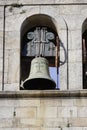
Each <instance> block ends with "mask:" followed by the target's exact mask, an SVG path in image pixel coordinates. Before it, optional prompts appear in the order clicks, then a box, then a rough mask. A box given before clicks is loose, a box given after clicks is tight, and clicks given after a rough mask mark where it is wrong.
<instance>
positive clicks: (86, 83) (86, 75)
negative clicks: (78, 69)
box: [82, 19, 87, 89]
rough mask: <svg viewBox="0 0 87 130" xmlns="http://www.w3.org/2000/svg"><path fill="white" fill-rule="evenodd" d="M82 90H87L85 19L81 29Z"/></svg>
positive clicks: (86, 29) (86, 31)
mask: <svg viewBox="0 0 87 130" xmlns="http://www.w3.org/2000/svg"><path fill="white" fill-rule="evenodd" d="M82 57H83V88H84V89H87V19H86V20H85V21H84V23H83V27H82Z"/></svg>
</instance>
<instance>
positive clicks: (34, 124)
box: [20, 118, 43, 128]
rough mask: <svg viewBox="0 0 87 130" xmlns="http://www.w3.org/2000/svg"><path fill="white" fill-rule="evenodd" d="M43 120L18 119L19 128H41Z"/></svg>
mask: <svg viewBox="0 0 87 130" xmlns="http://www.w3.org/2000/svg"><path fill="white" fill-rule="evenodd" d="M42 122H43V119H32V118H31V119H29V118H25V119H24V118H23V119H22V118H21V119H20V126H21V127H30V126H31V127H36V128H37V127H41V126H42Z"/></svg>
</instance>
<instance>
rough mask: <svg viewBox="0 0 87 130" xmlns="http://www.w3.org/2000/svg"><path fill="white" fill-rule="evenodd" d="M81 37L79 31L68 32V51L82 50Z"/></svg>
mask: <svg viewBox="0 0 87 130" xmlns="http://www.w3.org/2000/svg"><path fill="white" fill-rule="evenodd" d="M81 37H82V35H81V30H80V29H79V30H76V29H74V30H72V31H69V43H68V49H69V50H81V49H82V38H81Z"/></svg>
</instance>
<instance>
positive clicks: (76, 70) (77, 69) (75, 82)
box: [69, 62, 82, 90]
mask: <svg viewBox="0 0 87 130" xmlns="http://www.w3.org/2000/svg"><path fill="white" fill-rule="evenodd" d="M69 89H70V90H77V89H82V63H81V62H75V63H69Z"/></svg>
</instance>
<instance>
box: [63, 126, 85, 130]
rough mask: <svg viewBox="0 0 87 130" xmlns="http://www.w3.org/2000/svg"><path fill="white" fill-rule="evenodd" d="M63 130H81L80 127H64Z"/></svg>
mask: <svg viewBox="0 0 87 130" xmlns="http://www.w3.org/2000/svg"><path fill="white" fill-rule="evenodd" d="M63 130H83V129H82V127H65V128H63Z"/></svg>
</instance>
